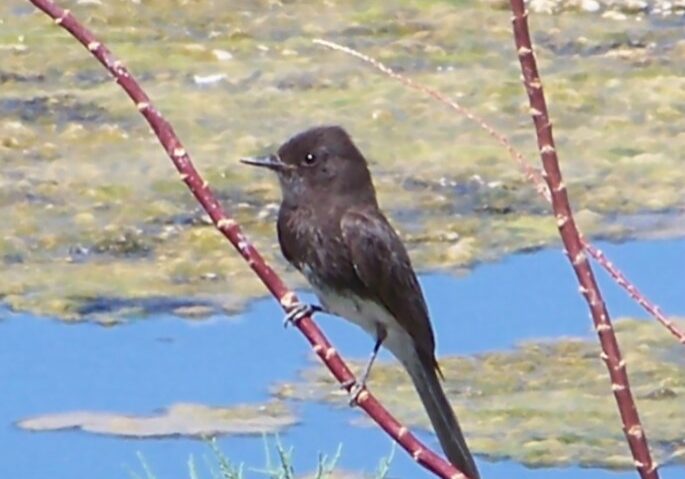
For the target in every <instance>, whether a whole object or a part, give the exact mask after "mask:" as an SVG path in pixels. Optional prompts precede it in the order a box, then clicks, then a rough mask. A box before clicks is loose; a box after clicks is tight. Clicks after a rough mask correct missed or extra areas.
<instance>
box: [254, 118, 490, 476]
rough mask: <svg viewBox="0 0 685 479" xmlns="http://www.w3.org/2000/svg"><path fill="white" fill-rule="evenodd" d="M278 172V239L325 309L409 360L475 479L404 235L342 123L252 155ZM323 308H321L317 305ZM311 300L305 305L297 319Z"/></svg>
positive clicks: (455, 457) (437, 421) (451, 446)
mask: <svg viewBox="0 0 685 479" xmlns="http://www.w3.org/2000/svg"><path fill="white" fill-rule="evenodd" d="M242 161H243V162H244V163H247V164H251V165H256V166H263V167H266V168H268V169H270V170H272V171H274V172H276V174H277V175H278V179H279V181H280V184H281V191H282V196H283V200H282V203H281V207H280V210H279V213H278V240H279V243H280V246H281V251H282V252H283V255H284V256H285V258H286V259H287V260H288V261H289V262H290V263H291V264H292V265H293V266H295V267H296V268H297V269H298V270H299V271H301V272H302V274H304V276H305V277H306V278H307V280H308V281H309V284H310V285H311V286H312V288H313V289H314V292H315V293H316V295H317V296H318V298H319V300H320V301H321V304H322V305H323V308H322V309H323V310H325V311H326V312H329V313H332V314H335V315H337V316H341V317H343V318H346V319H348V320H349V321H351V322H353V323H355V324H357V325H359V326H361V327H362V329H364V330H365V331H366V332H367V333H369V334H370V335H371V336H373V337H374V338H375V339H376V344H375V347H374V350H373V354H372V356H371V360H370V361H369V363H368V365H367V367H366V370H365V372H364V374H363V375H362V379H361V381H360V383H359V384H358V385H357V388H356V391H357V392H358V391H359V390H360V389H361V388H362V387H364V382H365V380H366V377H367V375H368V372H369V370H370V368H371V364H372V363H373V360H374V359H375V357H376V354H377V352H378V349H379V348H380V346H381V344H382V345H383V346H385V347H386V348H387V349H388V350H390V352H392V354H393V355H394V356H395V357H396V358H397V359H398V360H399V361H400V362H401V363H402V365H403V366H404V367H405V369H406V370H407V372H408V373H409V376H411V379H412V381H413V383H414V386H415V387H416V390H417V392H418V394H419V397H420V398H421V401H422V402H423V405H424V407H425V409H426V412H427V413H428V417H429V418H430V420H431V423H432V424H433V428H434V429H435V432H436V434H437V436H438V439H439V440H440V444H441V445H442V449H443V450H444V451H445V454H446V455H447V458H448V459H449V460H450V462H452V463H453V464H454V465H455V466H456V467H457V468H458V469H459V470H460V471H461V472H463V473H464V474H466V475H467V476H468V477H470V478H471V479H478V478H479V474H478V470H477V469H476V465H475V462H474V460H473V457H472V456H471V453H470V452H469V449H468V447H467V445H466V441H465V440H464V436H463V434H462V432H461V429H460V427H459V423H458V422H457V419H456V417H455V415H454V412H453V411H452V408H451V406H450V404H449V402H448V401H447V398H446V397H445V392H444V391H443V389H442V386H441V384H440V379H439V377H438V376H439V375H440V376H441V375H442V374H441V372H440V369H439V367H438V362H437V360H436V358H435V338H434V335H433V329H432V327H431V323H430V320H429V318H428V308H427V307H426V302H425V300H424V297H423V293H422V292H421V287H420V286H419V282H418V281H417V279H416V274H415V273H414V270H413V268H412V265H411V262H410V260H409V255H408V254H407V251H406V249H405V248H404V245H403V244H402V241H401V240H400V238H399V236H398V235H397V233H396V232H395V230H394V229H393V228H392V226H390V224H389V223H388V220H387V219H386V218H385V216H384V215H383V213H382V211H381V210H380V208H379V207H378V202H377V201H376V191H375V189H374V186H373V182H372V180H371V174H370V173H369V169H368V166H367V162H366V159H365V158H364V156H363V155H362V154H361V152H360V151H359V150H358V149H357V147H356V146H355V145H354V143H353V142H352V140H351V139H350V137H349V135H348V134H347V133H346V132H345V130H343V129H342V128H341V127H338V126H323V127H317V128H312V129H310V130H307V131H304V132H302V133H300V134H298V135H295V136H294V137H293V138H291V139H290V140H288V141H287V142H286V143H285V144H283V145H282V146H281V147H280V148H279V149H278V153H277V154H275V155H271V156H268V157H265V158H245V159H243V160H242ZM317 309H319V308H317ZM309 311H311V307H308V306H303V307H301V308H297V309H296V310H295V311H294V312H293V314H291V315H290V319H294V320H296V319H297V318H298V317H301V315H302V314H304V313H305V312H309Z"/></svg>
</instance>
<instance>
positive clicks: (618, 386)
mask: <svg viewBox="0 0 685 479" xmlns="http://www.w3.org/2000/svg"><path fill="white" fill-rule="evenodd" d="M625 389H626V387H625V386H624V385H623V384H618V383H612V384H611V390H612V391H614V392H621V391H625Z"/></svg>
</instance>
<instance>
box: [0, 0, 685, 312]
mask: <svg viewBox="0 0 685 479" xmlns="http://www.w3.org/2000/svg"><path fill="white" fill-rule="evenodd" d="M571 3H572V2H571ZM571 3H569V4H568V5H567V4H566V3H564V2H556V3H554V4H555V5H557V6H556V7H554V8H553V9H552V11H563V12H567V10H570V11H569V12H567V13H563V14H560V15H544V14H536V15H532V20H531V21H532V28H533V31H534V32H535V41H536V43H537V45H538V58H539V60H540V63H541V68H542V73H543V75H544V80H545V85H546V92H547V94H548V96H549V99H550V109H551V114H552V116H553V118H554V120H555V128H556V136H557V141H558V149H559V151H560V155H561V161H562V168H563V170H564V172H565V182H566V184H567V186H568V188H569V191H570V193H571V198H572V200H573V203H574V205H575V207H576V209H577V210H578V211H579V212H582V215H581V216H583V217H584V219H585V220H588V221H586V222H584V223H583V226H584V228H585V233H586V234H587V235H588V236H590V237H593V236H594V237H602V238H609V239H617V240H621V239H625V238H635V237H647V236H649V237H654V236H657V237H658V236H659V235H661V236H674V235H682V234H683V231H682V228H675V227H674V226H673V225H675V224H676V223H677V221H678V218H680V217H681V216H682V210H683V208H684V206H685V194H684V193H683V192H684V191H685V188H683V185H685V168H682V160H683V159H682V151H683V149H684V148H683V146H685V134H684V133H683V129H682V126H681V125H680V122H679V119H680V118H681V117H682V113H683V112H685V71H684V70H685V62H684V61H683V58H685V49H684V48H683V46H682V39H681V37H682V25H681V23H680V20H679V19H678V18H675V17H666V18H664V19H661V18H658V17H659V16H660V14H658V15H657V13H658V11H660V10H659V8H660V7H659V8H657V5H658V4H659V2H647V4H648V7H647V9H646V10H644V11H642V10H640V11H635V12H633V13H630V12H631V11H630V9H625V8H619V7H620V5H621V2H608V3H607V2H603V1H602V2H600V10H599V11H598V12H597V14H588V13H579V12H577V10H578V7H577V6H575V7H574V6H573V5H571ZM64 5H65V6H67V7H68V8H70V9H71V10H72V11H73V12H74V13H75V14H76V15H77V16H78V17H79V18H80V19H82V20H84V21H85V22H86V23H87V24H88V25H89V27H91V28H92V29H93V30H94V31H96V32H97V34H98V36H99V37H101V38H102V39H103V40H105V41H106V42H107V43H108V45H109V46H110V47H111V49H112V50H113V51H114V52H115V53H116V54H117V55H118V56H119V57H120V58H121V59H122V60H124V61H125V63H126V64H127V65H128V66H129V67H130V69H131V70H132V72H134V73H135V75H136V76H137V77H138V78H139V79H140V80H141V82H142V83H143V85H144V87H145V88H146V89H147V90H148V92H149V93H150V94H151V96H152V97H153V99H154V101H155V103H156V104H157V106H158V107H159V108H160V110H161V111H162V112H164V114H165V115H166V116H167V118H168V119H169V120H170V121H171V122H172V123H173V124H174V127H175V129H176V131H177V132H178V133H179V135H180V136H181V138H182V139H183V141H184V142H185V146H186V148H187V149H188V150H189V151H190V152H191V154H192V155H193V157H194V159H195V162H196V164H197V166H198V168H199V169H200V170H201V171H202V172H204V173H205V175H206V177H207V179H208V180H209V182H210V185H212V187H213V188H214V190H215V192H216V193H217V194H218V196H219V198H220V199H221V201H222V203H223V205H224V206H225V207H226V208H227V209H228V210H229V211H231V213H232V214H234V215H235V217H236V219H238V220H239V221H240V222H241V224H242V225H244V228H245V230H246V232H247V234H248V236H249V237H250V238H252V239H253V240H255V241H256V243H257V245H258V246H259V247H260V250H261V251H262V252H263V253H264V254H265V256H266V258H267V259H268V260H270V261H272V262H273V263H275V265H276V266H277V267H278V269H279V271H284V269H285V268H284V263H283V261H282V260H281V259H280V258H279V254H278V250H277V248H276V245H275V232H274V229H273V221H274V215H275V205H274V204H275V203H276V202H277V201H278V197H279V193H278V191H277V183H276V181H275V180H274V178H271V177H269V176H266V175H264V174H261V173H259V172H254V171H252V170H251V169H249V168H245V167H242V166H240V165H239V164H238V163H237V159H238V158H240V157H241V156H246V155H252V154H259V153H264V152H266V151H270V150H272V149H274V148H275V147H276V146H277V145H278V144H279V143H280V142H282V141H283V140H284V139H285V138H287V137H288V136H289V135H291V134H293V133H294V132H296V131H298V130H300V129H302V128H305V127H308V126H311V125H313V124H318V123H341V124H343V125H344V126H345V127H347V128H348V129H349V130H350V132H351V133H352V135H353V136H354V137H355V139H356V140H357V141H358V143H359V145H360V147H361V148H362V150H363V151H365V152H366V153H367V155H368V157H369V159H370V161H371V167H372V170H373V173H374V178H375V182H376V185H377V188H378V190H379V197H380V200H381V203H382V204H383V206H384V207H385V208H386V209H387V210H388V211H389V213H390V216H391V217H392V218H393V220H394V224H395V225H396V226H397V228H398V229H399V230H400V231H401V232H402V234H403V236H404V238H405V240H406V241H407V243H408V244H409V246H410V249H411V254H412V257H413V258H414V261H415V263H416V265H417V267H418V268H420V269H424V270H425V269H433V268H441V269H445V270H449V271H460V270H462V269H463V268H465V267H469V266H471V265H473V264H475V263H476V262H480V261H488V260H493V259H497V258H500V257H502V256H503V255H506V254H508V253H510V252H514V251H521V250H529V249H531V248H539V247H543V246H548V245H551V244H556V243H558V239H557V235H556V231H555V223H554V220H553V218H552V217H551V216H550V215H549V208H548V206H547V205H546V204H544V203H543V202H542V201H541V200H540V199H538V198H537V196H536V194H535V193H534V190H533V188H532V187H531V186H529V185H528V184H526V183H525V182H524V180H523V179H522V176H521V174H520V173H519V172H518V170H517V169H516V167H515V166H514V165H513V164H512V163H511V160H510V159H509V158H508V156H507V154H506V152H504V151H503V150H502V149H501V148H500V147H499V146H498V145H497V144H495V143H494V142H493V140H492V139H490V138H489V137H487V136H485V135H484V134H483V133H482V132H481V131H480V130H478V128H477V127H475V126H473V125H471V124H470V123H468V122H467V121H465V120H464V119H462V118H460V117H458V116H455V115H454V114H453V113H452V112H449V111H447V110H445V109H444V108H443V107H442V106H440V105H438V104H435V103H434V102H432V101H430V100H428V99H426V98H423V97H419V96H415V95H414V94H412V93H410V92H408V91H407V90H406V89H404V88H403V87H402V86H400V85H398V84H397V83H395V82H393V81H391V80H389V79H386V78H384V77H381V76H379V75H378V74H376V73H375V72H374V71H371V70H369V69H368V68H367V67H365V66H363V65H361V64H359V63H357V62H356V61H355V60H353V59H351V58H347V57H345V56H343V55H342V54H339V53H335V52H331V51H328V50H325V49H322V48H320V47H317V46H315V45H313V44H312V43H311V39H312V38H314V37H325V38H329V39H334V40H337V41H340V42H343V43H346V44H350V45H353V46H356V47H358V48H360V49H362V50H363V51H365V52H367V53H369V54H371V55H374V56H377V57H379V58H381V59H382V60H383V61H385V62H387V63H388V64H390V65H391V66H393V67H395V68H397V69H398V70H401V71H403V72H404V73H406V74H407V75H410V76H411V77H412V78H414V79H416V80H417V81H421V82H424V83H426V84H429V85H431V86H433V87H435V88H439V89H441V90H443V91H445V92H446V93H448V94H449V95H451V96H453V97H455V98H458V99H459V100H460V101H461V102H462V103H463V104H464V105H467V106H469V107H471V108H473V110H474V111H476V112H478V113H479V114H481V115H482V116H484V117H485V118H487V119H488V120H489V121H491V122H492V123H493V124H494V125H495V126H496V127H497V128H498V129H500V130H501V131H503V132H506V133H507V134H508V136H510V137H511V138H512V141H513V142H514V144H515V145H516V146H517V147H519V148H520V149H522V150H523V151H524V152H526V153H527V154H529V156H530V157H531V158H533V159H535V158H536V155H535V149H534V139H533V132H532V128H531V125H530V121H529V118H528V116H527V106H526V105H527V100H526V98H525V95H524V92H523V90H522V88H521V85H520V83H519V81H518V77H519V72H518V69H517V68H518V67H517V65H516V62H515V56H514V52H513V46H512V43H513V42H512V39H511V32H510V22H509V13H508V12H507V11H506V10H504V9H502V5H501V2H499V3H498V2H489V1H485V2H443V1H437V0H436V1H419V0H402V1H400V0H394V1H391V2H361V1H352V2H322V1H321V2H319V1H314V2H303V3H302V2H296V3H290V2H288V3H285V2H284V3H280V2H267V1H263V2H262V1H259V2H254V1H250V2H247V1H245V2H234V3H232V5H231V8H226V7H225V6H223V5H219V4H218V3H214V2H209V3H205V4H203V5H193V6H192V8H191V7H189V6H188V4H187V3H186V2H161V1H152V2H145V3H144V4H137V3H125V4H119V3H116V2H115V3H110V2H103V3H101V4H100V3H88V4H79V3H78V2H74V1H66V2H64ZM543 7H544V8H543ZM545 8H546V7H545V6H544V5H543V6H542V7H541V8H540V9H539V10H541V11H545ZM608 10H615V11H616V12H618V13H621V14H625V15H629V18H628V19H627V20H625V21H619V20H612V19H607V18H603V17H602V14H603V13H604V12H606V11H608ZM638 10H639V9H638ZM673 10H674V11H675V10H677V8H676V7H673ZM179 12H180V13H182V15H178V13H179ZM626 12H628V13H626ZM650 12H653V13H654V15H649V13H650ZM581 20H582V21H581ZM0 24H1V25H2V29H1V31H0V54H1V55H2V59H3V61H2V62H1V65H0V165H1V166H2V169H0V214H2V216H3V218H4V221H3V228H2V230H1V231H0V264H2V267H3V273H4V274H3V275H1V276H0V297H2V298H3V301H4V302H5V303H6V304H8V305H9V306H10V307H12V308H16V309H22V310H27V311H31V312H34V313H38V314H47V315H51V316H55V317H59V318H63V319H74V320H78V319H84V318H86V319H88V318H90V317H91V313H89V312H92V311H93V308H92V307H91V306H92V304H93V302H94V301H96V302H98V304H99V305H100V307H101V308H100V309H98V311H99V312H102V313H105V314H111V315H113V316H117V315H121V314H124V312H128V313H130V312H131V311H140V310H141V308H142V310H144V311H150V309H149V304H150V303H147V305H145V306H141V304H140V303H145V302H146V301H147V299H146V298H181V299H183V300H186V299H188V300H189V301H190V299H191V298H199V299H198V304H197V305H196V306H198V307H203V306H208V307H209V308H210V309H209V310H208V311H210V310H211V311H217V310H230V311H232V310H235V309H236V308H240V307H242V306H244V305H245V304H246V302H247V301H249V300H250V299H252V298H254V297H256V296H258V295H260V294H263V291H264V290H263V288H262V286H261V285H260V284H259V281H258V280H256V279H255V278H254V277H253V275H252V273H251V272H250V270H249V268H248V267H247V266H246V265H244V264H243V262H242V259H240V258H239V257H238V256H237V255H236V254H235V253H234V252H233V251H231V249H230V247H229V246H228V245H227V244H226V243H225V241H224V240H223V239H222V238H221V236H220V235H219V234H218V233H217V232H215V231H213V230H212V229H211V227H208V226H207V224H206V218H204V217H203V215H202V213H201V212H200V211H199V210H198V207H197V205H196V203H195V202H194V200H193V199H192V198H191V196H190V195H189V194H188V192H187V191H186V189H185V187H184V185H183V184H182V183H181V182H180V181H179V179H178V176H177V174H176V172H175V171H174V169H173V168H172V167H171V165H170V164H169V161H168V159H167V158H165V155H164V153H163V151H162V150H161V148H159V146H158V145H157V144H156V142H155V140H154V138H152V136H151V134H150V132H149V129H148V127H147V126H146V125H145V123H144V121H143V120H142V119H141V118H140V117H139V115H137V114H136V112H135V108H133V107H132V105H131V104H130V102H129V101H128V100H127V99H126V97H125V95H124V94H123V93H122V92H121V91H119V90H118V88H117V87H116V86H115V85H114V84H113V82H112V81H111V80H110V79H109V78H108V76H107V75H106V74H105V73H104V72H103V71H102V70H101V69H100V68H99V67H98V66H97V65H96V64H95V62H94V61H93V60H92V59H91V58H90V56H89V55H88V54H87V52H86V51H84V50H83V48H82V47H80V46H79V45H78V44H77V43H76V42H75V41H73V40H72V39H71V38H70V37H69V36H68V35H67V34H66V33H65V32H63V31H61V30H60V29H59V28H56V27H55V26H54V25H53V24H52V22H50V21H49V20H48V19H47V18H46V17H45V16H44V15H42V14H41V13H39V12H37V11H35V10H34V9H33V8H32V7H31V6H30V5H28V4H27V3H26V2H24V1H22V0H9V1H6V2H3V3H2V5H0ZM652 216H653V217H654V218H656V219H655V220H653V221H645V220H641V221H634V218H636V217H640V218H650V217H652ZM654 225H657V226H658V227H657V228H656V229H655V228H654ZM286 278H287V279H288V280H289V282H290V284H292V285H293V286H299V285H302V284H303V283H302V280H301V279H300V278H299V277H297V276H296V275H293V274H292V272H290V271H287V270H286ZM108 300H109V304H111V305H113V306H112V307H111V308H110V309H109V310H107V308H106V304H107V303H108ZM126 300H132V301H134V302H138V303H139V304H138V305H137V306H133V309H130V308H129V306H131V305H128V306H127V307H118V306H117V305H121V304H124V303H125V302H126ZM155 304H160V305H161V304H162V301H158V302H157V303H155ZM168 307H171V306H168ZM194 311H198V310H197V309H195V310H194Z"/></svg>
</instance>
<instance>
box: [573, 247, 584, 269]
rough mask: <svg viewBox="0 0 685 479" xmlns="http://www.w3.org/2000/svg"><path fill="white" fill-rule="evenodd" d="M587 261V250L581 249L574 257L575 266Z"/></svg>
mask: <svg viewBox="0 0 685 479" xmlns="http://www.w3.org/2000/svg"><path fill="white" fill-rule="evenodd" d="M585 261H587V256H585V252H584V251H582V250H581V251H579V252H578V254H577V255H575V256H574V257H573V264H574V266H578V265H579V264H581V263H584V262H585Z"/></svg>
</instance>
